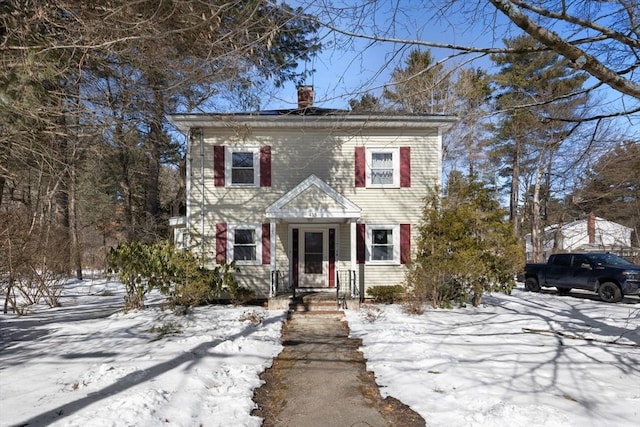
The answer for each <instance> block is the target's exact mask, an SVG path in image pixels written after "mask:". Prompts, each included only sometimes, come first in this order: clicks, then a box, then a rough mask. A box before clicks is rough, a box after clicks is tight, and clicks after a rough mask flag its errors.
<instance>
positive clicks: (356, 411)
mask: <svg viewBox="0 0 640 427" xmlns="http://www.w3.org/2000/svg"><path fill="white" fill-rule="evenodd" d="M348 335H349V329H348V326H347V323H346V321H344V316H343V314H342V313H340V312H333V313H321V314H317V313H309V314H304V313H294V314H293V316H292V318H291V319H290V320H289V321H287V323H286V324H285V327H284V330H283V339H284V342H283V344H284V346H285V348H284V350H283V351H282V352H281V353H280V355H279V356H278V358H277V359H276V360H275V361H274V365H273V367H272V368H271V369H269V370H268V371H266V372H265V373H264V374H263V379H264V380H265V381H266V384H265V385H264V386H263V387H261V388H260V389H258V390H257V391H256V394H255V399H254V400H255V401H256V403H257V404H258V406H259V407H260V409H259V410H257V411H255V413H254V414H255V415H258V416H261V417H263V418H265V421H264V423H263V426H264V427H270V426H282V427H294V426H295V427H315V426H318V427H331V426H349V427H357V426H371V427H386V426H411V427H413V426H424V425H425V423H424V420H423V419H422V418H421V417H420V416H419V415H417V414H416V413H415V412H413V411H412V410H411V409H409V408H408V407H406V406H405V405H403V404H402V403H401V402H399V401H397V400H395V399H392V398H387V399H384V400H383V399H382V398H381V397H380V393H379V390H378V387H377V386H376V384H375V381H374V380H373V376H372V375H371V373H367V372H366V364H365V361H364V359H363V356H362V353H361V352H360V351H358V348H359V347H360V345H361V342H360V340H356V339H351V338H349V337H348Z"/></svg>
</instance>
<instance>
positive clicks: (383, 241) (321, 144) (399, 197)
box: [170, 88, 456, 298]
mask: <svg viewBox="0 0 640 427" xmlns="http://www.w3.org/2000/svg"><path fill="white" fill-rule="evenodd" d="M305 90H307V92H304V91H305ZM308 90H309V88H303V89H302V91H303V92H301V93H299V100H302V101H305V95H306V96H308V95H309V94H310V93H312V92H308ZM301 95H302V96H301ZM299 107H300V108H298V109H293V110H278V111H262V112H256V113H246V114H176V115H172V116H170V121H171V122H172V123H173V124H174V125H175V126H176V127H177V128H178V129H179V130H180V131H181V132H182V133H183V134H184V135H185V136H186V138H187V146H188V151H187V168H186V170H187V172H186V173H187V176H186V181H187V198H186V205H187V206H186V217H184V218H175V219H173V222H172V224H173V225H174V226H175V227H176V234H177V235H178V239H179V240H181V244H182V245H184V247H187V248H189V249H190V250H192V251H197V252H199V253H204V254H205V256H206V259H207V260H208V264H209V265H214V264H215V263H223V262H231V261H235V263H236V264H237V266H238V267H239V269H240V271H239V272H238V273H237V274H236V278H237V280H238V281H239V283H240V284H241V285H243V286H245V287H249V288H251V289H252V290H254V291H255V293H256V296H258V297H259V298H267V297H269V296H274V295H275V294H277V293H281V292H285V291H290V290H292V289H294V288H295V289H296V290H327V289H335V288H336V287H337V286H340V287H345V286H349V290H350V291H351V293H352V294H353V295H360V296H364V295H365V292H366V289H367V288H368V287H371V286H376V285H394V284H398V283H401V282H402V281H403V280H404V274H405V267H406V264H407V263H408V262H409V261H410V259H411V255H412V250H413V243H414V242H415V241H416V238H417V228H418V227H417V226H418V224H419V223H420V222H421V213H422V208H423V199H424V197H425V196H427V194H428V193H429V191H430V190H432V189H434V188H435V187H436V186H439V184H440V180H441V172H442V160H441V159H442V133H443V132H444V131H445V130H446V129H448V128H449V127H450V126H451V125H452V124H453V123H454V122H455V120H456V119H455V118H454V117H452V116H433V115H398V114H389V113H357V112H350V111H345V110H332V109H324V108H316V107H313V106H312V105H311V103H310V102H309V103H307V104H300V105H299Z"/></svg>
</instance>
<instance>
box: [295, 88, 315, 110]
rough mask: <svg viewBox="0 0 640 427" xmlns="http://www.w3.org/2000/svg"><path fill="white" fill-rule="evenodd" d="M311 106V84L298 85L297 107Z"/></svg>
mask: <svg viewBox="0 0 640 427" xmlns="http://www.w3.org/2000/svg"><path fill="white" fill-rule="evenodd" d="M309 107H313V86H298V108H299V109H302V108H309Z"/></svg>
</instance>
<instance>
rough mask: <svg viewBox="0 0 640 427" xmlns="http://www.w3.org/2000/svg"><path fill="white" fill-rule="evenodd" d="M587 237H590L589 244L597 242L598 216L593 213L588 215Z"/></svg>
mask: <svg viewBox="0 0 640 427" xmlns="http://www.w3.org/2000/svg"><path fill="white" fill-rule="evenodd" d="M587 235H588V236H589V243H590V244H593V243H595V242H596V216H595V215H594V213H593V212H591V213H590V214H589V215H587Z"/></svg>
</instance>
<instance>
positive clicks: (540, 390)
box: [347, 289, 640, 427]
mask: <svg viewBox="0 0 640 427" xmlns="http://www.w3.org/2000/svg"><path fill="white" fill-rule="evenodd" d="M347 319H348V321H349V325H350V328H351V333H352V336H353V337H358V338H362V339H363V348H362V350H363V352H364V355H365V357H366V359H367V368H368V369H369V370H371V371H374V372H375V375H376V381H377V382H378V384H379V385H380V386H381V387H380V389H381V393H382V395H383V397H384V396H386V395H391V396H393V397H395V398H397V399H399V400H401V401H402V402H404V403H405V404H407V405H409V406H410V407H411V408H412V409H413V410H415V411H416V412H418V413H419V414H420V415H422V417H423V418H424V419H425V420H426V421H427V425H428V426H430V427H436V426H441V427H445V426H456V427H465V426H469V427H472V426H473V427H481V426H486V427H502V426H504V427H518V426H522V427H528V426H558V427H560V426H580V427H587V426H594V427H599V426H612V427H613V426H616V427H623V426H638V425H640V347H639V346H640V327H639V325H640V300H639V299H638V298H637V297H629V298H626V299H625V301H624V302H623V303H619V304H606V303H603V302H601V301H598V300H597V297H595V296H594V295H593V294H589V293H577V292H575V293H574V294H573V295H572V296H557V295H556V294H555V293H553V292H548V293H542V294H534V293H528V292H524V291H522V290H518V289H516V290H514V291H513V294H512V295H511V296H508V295H500V294H495V295H492V296H485V299H484V304H483V305H482V306H481V307H478V308H473V307H467V308H460V309H455V310H434V309H429V310H427V311H426V312H425V313H424V314H423V315H421V316H407V315H404V314H403V313H402V312H401V310H400V307H398V306H395V305H394V306H372V307H370V308H369V309H364V310H362V311H361V312H354V311H349V312H347Z"/></svg>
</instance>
